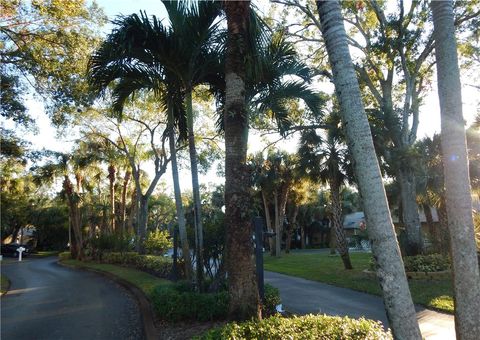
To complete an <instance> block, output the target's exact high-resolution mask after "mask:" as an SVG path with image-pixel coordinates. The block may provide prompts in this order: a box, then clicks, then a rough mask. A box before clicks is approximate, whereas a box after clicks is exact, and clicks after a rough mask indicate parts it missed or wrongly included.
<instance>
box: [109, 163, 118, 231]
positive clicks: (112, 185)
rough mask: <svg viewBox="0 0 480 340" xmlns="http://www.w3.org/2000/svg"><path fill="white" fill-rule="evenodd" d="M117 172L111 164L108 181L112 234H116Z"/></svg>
mask: <svg viewBox="0 0 480 340" xmlns="http://www.w3.org/2000/svg"><path fill="white" fill-rule="evenodd" d="M116 172H117V170H116V169H115V165H113V164H111V163H110V165H109V166H108V180H109V189H110V232H112V233H114V232H115V179H116V176H115V174H116Z"/></svg>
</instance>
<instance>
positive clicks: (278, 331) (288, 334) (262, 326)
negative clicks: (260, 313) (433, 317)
mask: <svg viewBox="0 0 480 340" xmlns="http://www.w3.org/2000/svg"><path fill="white" fill-rule="evenodd" d="M217 339H218V340H220V339H238V340H240V339H242V340H243V339H245V340H247V339H271V340H277V339H278V340H281V339H292V340H294V339H298V340H300V339H302V340H304V339H329V340H330V339H352V340H355V339H358V340H360V339H362V340H364V339H370V340H376V339H382V340H383V339H392V336H391V334H390V333H387V332H385V331H384V329H383V327H382V325H381V324H380V323H379V322H376V321H372V320H367V319H363V318H360V319H350V318H348V317H343V318H342V317H336V316H327V315H305V316H300V317H293V318H284V317H281V316H272V317H270V318H267V319H263V320H261V321H248V322H244V323H235V322H233V323H229V324H227V325H225V326H223V327H219V328H216V329H212V330H210V331H208V332H206V333H205V334H203V335H202V336H200V337H198V338H197V340H217Z"/></svg>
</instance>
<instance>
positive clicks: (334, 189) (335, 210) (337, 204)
mask: <svg viewBox="0 0 480 340" xmlns="http://www.w3.org/2000/svg"><path fill="white" fill-rule="evenodd" d="M329 184H330V192H331V194H332V224H333V225H332V228H331V229H330V232H331V233H332V232H333V233H334V234H335V241H336V242H335V243H336V248H337V250H338V253H339V254H340V257H341V258H342V261H343V266H344V267H345V269H353V267H352V262H351V261H350V255H349V254H348V245H347V238H346V236H345V230H344V229H343V223H342V203H341V201H340V185H339V184H338V182H337V181H335V180H331V181H329Z"/></svg>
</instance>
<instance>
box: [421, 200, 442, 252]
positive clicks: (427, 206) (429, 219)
mask: <svg viewBox="0 0 480 340" xmlns="http://www.w3.org/2000/svg"><path fill="white" fill-rule="evenodd" d="M422 208H423V212H424V213H425V220H426V221H427V227H428V233H429V234H430V240H431V242H432V247H433V249H437V248H438V246H437V243H436V241H437V235H436V230H435V225H434V224H433V216H432V208H430V204H427V203H424V204H422Z"/></svg>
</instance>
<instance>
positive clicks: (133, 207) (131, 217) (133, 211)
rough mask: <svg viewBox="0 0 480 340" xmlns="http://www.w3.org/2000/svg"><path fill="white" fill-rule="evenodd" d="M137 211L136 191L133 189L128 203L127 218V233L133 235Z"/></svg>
mask: <svg viewBox="0 0 480 340" xmlns="http://www.w3.org/2000/svg"><path fill="white" fill-rule="evenodd" d="M137 210H138V198H137V190H136V189H134V190H133V191H132V199H131V203H130V215H129V216H128V226H127V230H128V232H129V233H132V234H135V230H136V228H135V223H136V222H135V218H136V216H137Z"/></svg>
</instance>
